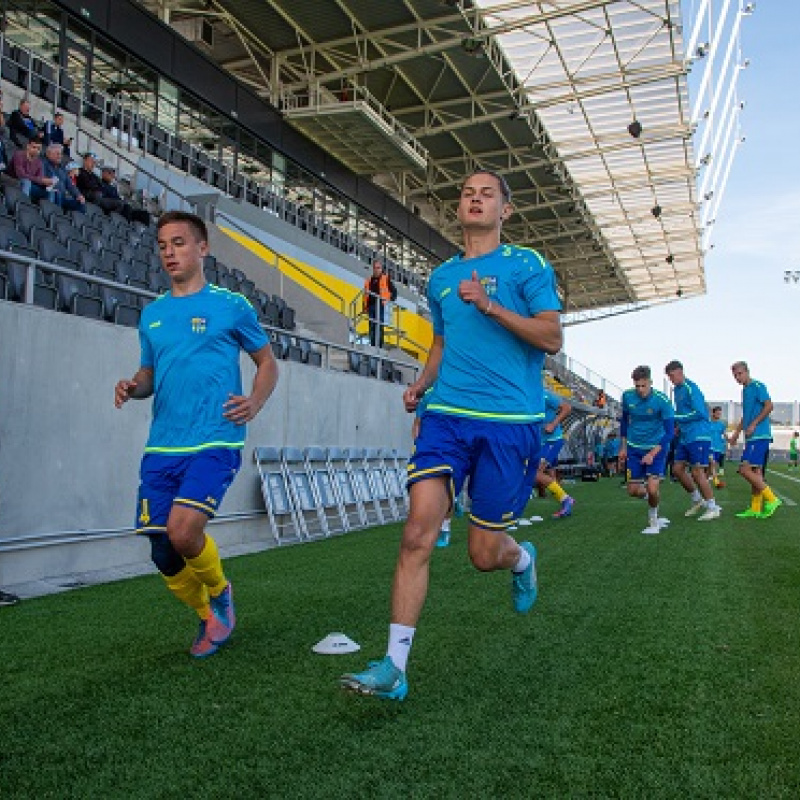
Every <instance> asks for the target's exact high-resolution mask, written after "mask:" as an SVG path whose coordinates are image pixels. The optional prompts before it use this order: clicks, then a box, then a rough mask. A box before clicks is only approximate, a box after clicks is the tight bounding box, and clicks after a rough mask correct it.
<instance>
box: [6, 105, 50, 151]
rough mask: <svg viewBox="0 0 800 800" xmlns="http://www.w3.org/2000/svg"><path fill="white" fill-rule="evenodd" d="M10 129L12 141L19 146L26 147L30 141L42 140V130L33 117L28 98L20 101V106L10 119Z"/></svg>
mask: <svg viewBox="0 0 800 800" xmlns="http://www.w3.org/2000/svg"><path fill="white" fill-rule="evenodd" d="M8 129H9V135H10V137H11V141H12V142H13V143H14V144H15V145H16V146H17V147H23V148H24V147H25V145H26V144H27V143H28V142H30V141H37V142H40V143H41V141H42V132H41V131H40V130H39V128H38V127H37V126H36V123H35V122H34V121H33V117H31V104H30V101H28V100H25V99H22V100H20V101H19V108H18V109H17V110H16V111H14V112H12V114H11V116H10V117H9V119H8Z"/></svg>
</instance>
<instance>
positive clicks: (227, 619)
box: [208, 582, 236, 645]
mask: <svg viewBox="0 0 800 800" xmlns="http://www.w3.org/2000/svg"><path fill="white" fill-rule="evenodd" d="M235 627H236V610H235V609H234V607H233V587H232V586H231V584H230V582H229V583H228V585H227V586H226V587H225V588H224V589H223V590H222V594H220V595H218V596H217V597H212V598H211V618H210V619H209V620H208V637H209V639H211V641H212V642H213V643H214V644H217V645H219V644H225V642H227V641H228V639H230V638H231V634H232V633H233V629H234V628H235Z"/></svg>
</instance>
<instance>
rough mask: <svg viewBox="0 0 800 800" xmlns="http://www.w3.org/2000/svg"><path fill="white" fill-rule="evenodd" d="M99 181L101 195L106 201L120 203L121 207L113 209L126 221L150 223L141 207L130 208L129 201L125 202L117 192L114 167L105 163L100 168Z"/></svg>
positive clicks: (147, 214) (148, 215) (148, 216)
mask: <svg viewBox="0 0 800 800" xmlns="http://www.w3.org/2000/svg"><path fill="white" fill-rule="evenodd" d="M100 173H101V174H100V181H101V183H102V186H103V188H102V191H103V197H104V198H105V199H106V200H108V201H117V202H119V203H121V204H122V205H121V207H120V208H117V209H114V210H115V211H117V212H118V213H119V214H122V216H123V217H125V219H126V220H128V222H131V221H132V220H138V221H139V222H143V223H144V224H145V225H149V224H150V214H149V213H148V212H147V211H145V210H144V209H142V208H132V207H131V205H130V204H129V203H126V202H125V201H124V200H123V199H122V198H121V197H120V194H119V189H118V188H117V173H116V170H115V169H114V167H112V166H109V165H106V166H104V167H103V168H102V169H101V170H100Z"/></svg>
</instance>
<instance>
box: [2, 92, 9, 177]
mask: <svg viewBox="0 0 800 800" xmlns="http://www.w3.org/2000/svg"><path fill="white" fill-rule="evenodd" d="M7 139H8V128H7V127H6V118H5V115H4V114H3V93H2V92H0V175H2V174H4V173H5V171H6V170H7V169H8V164H9V161H8V152H7V150H6V140H7Z"/></svg>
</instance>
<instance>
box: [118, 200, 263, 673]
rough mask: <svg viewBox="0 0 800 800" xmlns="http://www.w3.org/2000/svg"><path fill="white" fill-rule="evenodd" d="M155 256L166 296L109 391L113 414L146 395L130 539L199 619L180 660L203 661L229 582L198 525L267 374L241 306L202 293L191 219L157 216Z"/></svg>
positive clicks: (202, 230) (227, 630) (195, 222)
mask: <svg viewBox="0 0 800 800" xmlns="http://www.w3.org/2000/svg"><path fill="white" fill-rule="evenodd" d="M158 250H159V255H160V256H161V264H162V266H163V268H164V271H165V272H166V273H167V275H168V276H169V279H170V284H171V288H170V290H169V291H168V292H166V293H165V294H163V295H162V296H161V297H159V298H158V299H157V300H155V301H154V302H152V303H150V304H149V305H148V306H146V307H145V309H144V311H143V312H142V317H141V321H140V323H139V341H140V344H141V361H140V364H141V366H140V367H139V369H138V370H137V372H136V374H135V375H134V376H133V378H131V379H130V380H121V381H119V382H118V383H117V385H116V387H115V390H114V404H115V405H116V407H117V408H121V407H122V405H123V404H124V403H126V402H127V401H128V400H129V399H131V398H135V399H143V398H145V397H150V396H151V395H152V396H153V421H152V424H151V426H150V436H149V438H148V440H147V444H146V446H145V450H144V457H143V458H142V465H141V485H140V487H139V499H138V502H137V513H136V532H137V533H139V534H143V535H145V536H147V537H148V539H149V540H150V546H151V557H152V559H153V562H154V563H155V565H156V567H158V570H159V572H160V573H161V575H162V577H163V578H164V581H165V582H166V584H167V587H168V588H169V590H170V591H171V592H172V593H173V594H174V595H175V596H176V597H177V598H178V599H179V600H181V601H182V602H183V603H185V604H186V605H188V606H189V607H191V608H193V609H194V610H195V611H196V612H197V614H198V616H199V617H200V629H199V632H198V634H197V637H196V638H195V640H194V642H193V644H192V646H191V649H190V653H191V654H192V655H193V656H195V657H196V658H203V657H206V656H210V655H212V654H213V653H215V652H216V651H217V649H218V648H219V646H220V645H222V644H224V643H225V642H226V641H227V640H228V639H229V638H230V635H231V632H232V631H233V628H234V625H235V624H236V615H235V611H234V605H233V591H232V588H231V584H230V581H228V579H227V578H226V577H225V573H224V571H223V568H222V561H221V559H220V556H219V551H218V549H217V545H216V543H215V542H214V540H213V539H212V538H211V536H209V535H208V534H207V533H206V530H205V528H206V524H207V523H208V521H209V520H210V519H211V518H213V517H214V515H215V514H216V513H217V509H218V508H219V505H220V503H221V502H222V498H223V496H224V495H225V492H226V491H227V489H228V487H229V486H230V484H231V483H232V481H233V479H234V478H235V477H236V473H237V472H238V471H239V466H240V464H241V460H242V457H241V451H242V448H243V447H244V441H245V423H247V422H249V421H250V420H251V419H253V417H255V415H256V414H258V412H259V411H260V410H261V408H262V406H263V405H264V403H265V402H266V401H267V398H268V397H269V396H270V395H271V394H272V391H273V389H274V388H275V383H276V381H277V379H278V368H277V365H276V363H275V358H274V356H273V355H272V349H271V348H270V344H269V339H268V338H267V335H266V334H265V332H264V330H263V328H261V326H260V325H259V324H258V320H257V319H256V314H255V312H254V311H253V307H252V306H251V305H250V303H249V302H248V301H247V299H246V298H245V297H243V296H242V295H240V294H235V293H234V292H230V291H228V290H227V289H220V288H219V287H217V286H213V285H211V284H208V283H206V280H205V276H204V274H203V259H204V257H205V256H206V255H207V254H208V232H207V230H206V226H205V223H204V222H203V220H202V219H200V217H197V216H195V215H194V214H189V213H186V212H182V211H170V212H167V213H166V214H163V215H162V216H161V218H160V219H159V221H158ZM240 350H244V351H245V352H247V353H248V354H249V355H250V357H251V358H252V359H253V362H254V363H255V365H256V373H255V378H254V379H253V386H252V390H251V392H250V394H249V395H243V394H242V377H241V372H240V369H239V351H240Z"/></svg>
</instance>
